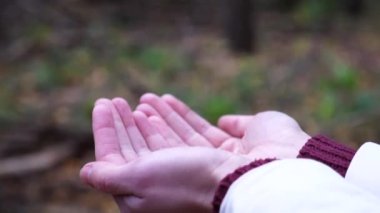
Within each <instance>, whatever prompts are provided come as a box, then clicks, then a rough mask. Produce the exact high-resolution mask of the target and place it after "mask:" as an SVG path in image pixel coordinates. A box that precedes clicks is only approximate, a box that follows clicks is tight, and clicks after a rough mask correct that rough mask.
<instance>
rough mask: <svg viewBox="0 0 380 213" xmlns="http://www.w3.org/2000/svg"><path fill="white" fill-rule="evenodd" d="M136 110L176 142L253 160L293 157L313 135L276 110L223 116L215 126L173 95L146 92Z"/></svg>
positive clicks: (166, 136)
mask: <svg viewBox="0 0 380 213" xmlns="http://www.w3.org/2000/svg"><path fill="white" fill-rule="evenodd" d="M137 110H138V111H142V112H144V113H145V114H146V115H147V116H148V117H149V120H150V122H151V123H152V124H154V125H155V126H157V128H158V129H160V131H161V132H162V134H163V135H164V136H165V138H167V139H168V140H171V141H173V144H180V145H187V146H213V147H216V148H219V149H222V150H226V151H230V152H233V153H237V154H241V155H245V156H247V157H249V158H250V159H252V160H255V159H257V158H294V157H296V156H297V154H298V151H299V150H300V149H301V147H302V146H303V145H304V144H305V143H306V142H307V140H308V138H310V136H309V135H307V134H306V133H305V132H304V131H303V130H302V129H301V128H300V126H299V124H298V123H297V122H296V121H295V120H294V119H293V118H291V117H290V116H288V115H286V114H284V113H281V112H276V111H267V112H262V113H258V114H256V115H251V116H247V115H227V116H223V117H221V118H220V120H219V122H218V127H216V126H213V125H211V124H210V123H209V122H208V121H206V120H205V119H204V118H202V117H201V116H199V115H198V114H197V113H195V112H194V111H193V110H191V109H190V108H189V107H188V106H187V105H186V104H184V103H183V102H181V101H180V100H178V99H177V98H175V97H174V96H172V95H163V96H162V97H159V96H157V95H154V94H146V95H144V96H142V97H141V99H140V105H139V106H138V107H137Z"/></svg>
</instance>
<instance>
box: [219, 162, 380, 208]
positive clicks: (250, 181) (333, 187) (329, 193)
mask: <svg viewBox="0 0 380 213" xmlns="http://www.w3.org/2000/svg"><path fill="white" fill-rule="evenodd" d="M379 211H380V199H378V198H377V197H375V196H374V195H373V194H371V193H369V192H367V191H366V190H364V189H362V188H360V187H358V186H355V185H354V184H351V183H349V182H348V181H346V180H344V179H343V178H342V177H341V176H340V175H339V174H338V173H336V172H335V171H333V170H332V169H330V168H329V167H328V166H325V165H324V164H321V163H319V162H316V161H313V160H306V159H288V160H279V161H274V162H271V163H268V164H266V165H263V166H261V167H259V168H256V169H253V170H251V171H249V172H247V173H245V174H244V175H242V176H241V177H240V178H239V179H237V180H236V181H235V182H234V183H233V184H232V185H231V186H230V188H229V190H228V192H227V194H226V196H225V198H224V199H223V202H222V204H221V208H220V212H222V213H253V212H255V213H261V212H284V213H287V212H289V213H290V212H292V213H293V212H345V213H347V212H348V213H350V212H355V213H356V212H379Z"/></svg>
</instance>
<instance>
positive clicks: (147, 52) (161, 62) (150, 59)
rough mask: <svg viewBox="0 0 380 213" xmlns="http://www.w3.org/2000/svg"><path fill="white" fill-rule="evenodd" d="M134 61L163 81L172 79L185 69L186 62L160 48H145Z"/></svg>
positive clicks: (181, 57)
mask: <svg viewBox="0 0 380 213" xmlns="http://www.w3.org/2000/svg"><path fill="white" fill-rule="evenodd" d="M136 61H137V63H138V64H140V65H141V66H143V67H144V68H145V69H147V70H148V71H150V72H151V74H156V75H158V76H157V77H162V78H164V79H172V78H173V77H174V76H175V75H176V74H177V73H178V72H180V71H183V70H184V69H186V67H187V65H188V64H189V63H188V61H187V60H186V59H185V58H184V57H183V56H181V54H179V53H177V52H175V51H173V50H170V49H167V48H162V47H161V48H160V47H147V48H144V49H142V50H141V51H140V53H139V54H138V55H137V58H136Z"/></svg>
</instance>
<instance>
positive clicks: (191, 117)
mask: <svg viewBox="0 0 380 213" xmlns="http://www.w3.org/2000/svg"><path fill="white" fill-rule="evenodd" d="M162 99H163V100H164V101H165V102H166V103H167V104H168V105H169V106H170V107H172V108H173V109H174V110H175V111H176V112H177V113H178V114H179V115H180V116H181V117H182V118H183V119H184V120H185V121H186V122H187V123H188V124H190V126H191V127H192V128H193V129H195V130H196V131H197V132H198V133H199V134H201V135H202V136H204V137H205V138H206V139H207V140H209V141H210V142H211V143H212V144H213V145H214V146H215V147H219V146H220V145H221V144H222V143H223V142H224V141H225V140H227V139H229V138H230V137H231V136H230V135H228V134H227V133H226V132H224V131H223V130H221V129H219V128H217V127H215V126H213V125H211V124H210V123H209V122H208V121H207V120H206V119H204V118H203V117H201V116H200V115H199V114H197V113H196V112H194V111H193V110H192V109H191V108H190V107H188V106H187V105H186V104H185V103H183V102H182V101H180V100H179V99H178V98H176V97H174V96H173V95H170V94H165V95H163V96H162Z"/></svg>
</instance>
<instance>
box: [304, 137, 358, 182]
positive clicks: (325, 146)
mask: <svg viewBox="0 0 380 213" xmlns="http://www.w3.org/2000/svg"><path fill="white" fill-rule="evenodd" d="M354 155H355V150H354V149H351V148H349V147H346V146H344V145H342V144H340V143H339V142H337V141H334V140H332V139H329V138H327V137H325V136H323V135H317V136H314V137H312V138H310V139H309V140H308V142H307V143H306V144H305V145H304V146H303V147H302V149H301V150H300V153H299V155H298V158H309V159H314V160H317V161H319V162H321V163H324V164H325V165H327V166H329V167H331V168H332V169H334V170H335V171H336V172H338V173H339V174H340V175H342V176H343V177H344V176H345V175H346V172H347V169H348V166H349V165H350V163H351V160H352V158H353V157H354Z"/></svg>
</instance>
